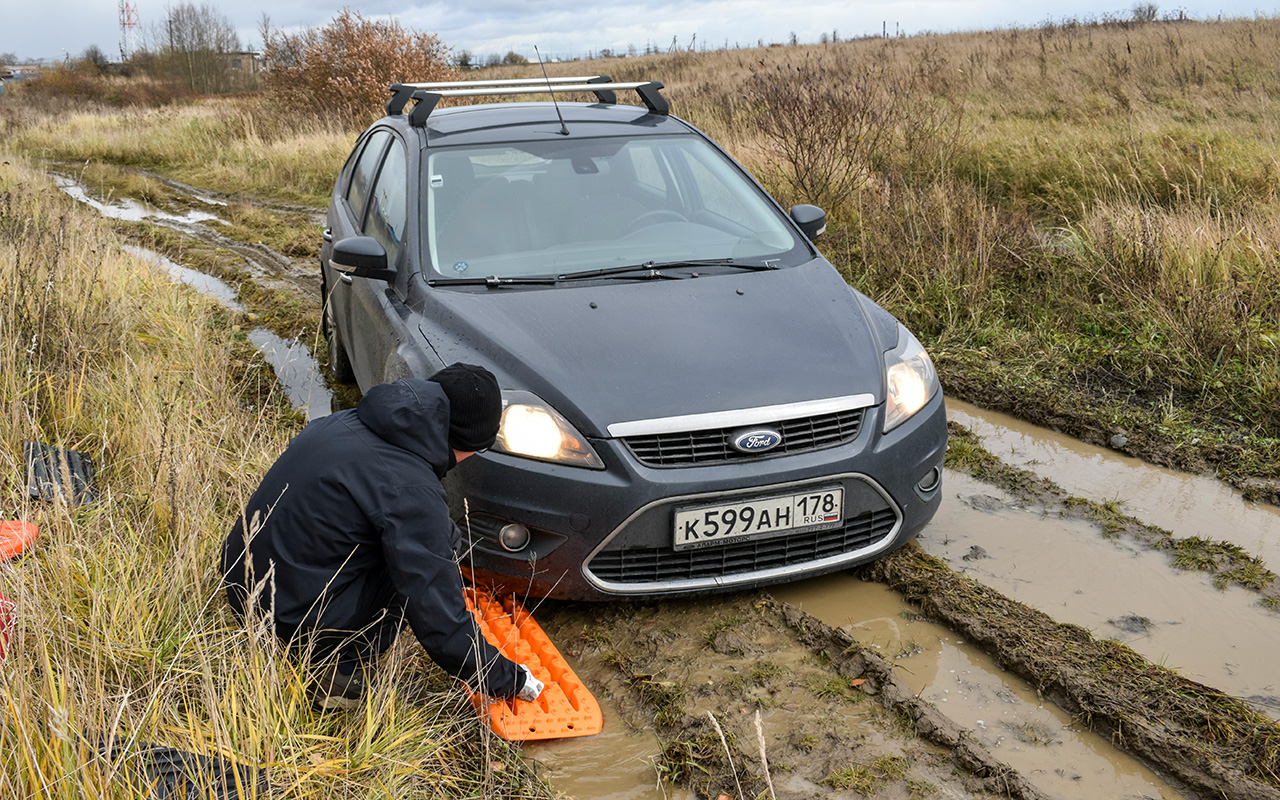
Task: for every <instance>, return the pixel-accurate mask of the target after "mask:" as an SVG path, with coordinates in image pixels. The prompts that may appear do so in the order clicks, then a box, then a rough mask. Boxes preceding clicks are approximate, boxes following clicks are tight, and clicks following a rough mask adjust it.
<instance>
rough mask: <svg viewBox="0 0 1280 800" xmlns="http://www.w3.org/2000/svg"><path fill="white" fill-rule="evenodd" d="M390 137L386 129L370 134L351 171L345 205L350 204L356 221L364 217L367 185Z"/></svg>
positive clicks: (367, 196) (367, 198)
mask: <svg viewBox="0 0 1280 800" xmlns="http://www.w3.org/2000/svg"><path fill="white" fill-rule="evenodd" d="M390 138H391V134H389V133H387V132H386V131H377V132H375V133H374V134H373V135H372V136H370V137H369V140H368V141H367V142H366V143H365V146H364V152H362V153H361V154H360V160H359V161H357V162H356V168H355V169H354V170H352V172H351V185H350V186H348V187H347V205H349V206H351V213H352V214H353V215H354V216H355V218H356V222H357V223H359V222H360V221H361V220H363V219H364V207H365V205H366V204H367V203H368V201H369V187H370V186H371V185H372V184H373V176H374V173H375V172H376V171H377V169H378V160H379V159H380V158H381V157H382V151H383V149H384V148H385V147H386V146H387V140H388V139H390Z"/></svg>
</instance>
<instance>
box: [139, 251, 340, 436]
mask: <svg viewBox="0 0 1280 800" xmlns="http://www.w3.org/2000/svg"><path fill="white" fill-rule="evenodd" d="M123 249H124V250H125V251H126V252H128V253H131V254H132V255H134V256H136V257H137V258H139V259H140V260H142V261H145V262H146V263H148V264H150V265H151V266H153V267H155V268H157V269H160V270H163V271H164V272H166V273H167V274H168V275H169V276H170V277H171V278H173V279H174V280H175V281H177V282H178V283H183V284H186V285H187V286H190V287H191V288H193V289H195V290H196V291H197V292H198V293H200V294H202V295H204V296H206V297H209V298H212V299H214V300H216V301H218V302H219V303H221V304H222V305H223V306H225V307H226V308H229V309H231V310H232V311H237V312H240V313H245V311H246V309H245V307H244V306H243V305H242V304H241V303H240V301H239V300H237V299H236V290H235V289H234V288H232V287H231V286H230V285H229V284H227V283H226V282H225V281H221V280H219V279H217V278H215V277H213V276H212V275H206V274H205V273H203V272H198V271H196V270H193V269H188V268H186V267H184V266H182V265H181V264H178V263H175V262H174V261H173V260H172V259H170V258H166V257H165V256H163V255H161V254H160V253H157V252H154V251H152V250H147V249H146V248H142V247H135V246H133V245H125V246H124V248H123ZM248 339H249V341H250V342H251V343H252V344H253V346H254V347H256V348H257V349H258V352H259V353H261V354H262V357H263V359H265V360H266V362H267V364H268V365H270V366H271V369H272V370H273V371H274V372H275V374H276V377H277V378H278V379H279V380H280V387H281V389H282V390H283V391H284V393H285V396H286V397H287V398H288V399H289V403H290V404H291V405H292V406H293V407H294V408H296V409H298V410H299V411H302V412H303V413H304V414H306V415H307V419H308V420H312V419H316V418H318V417H323V416H326V415H327V414H329V413H330V411H331V409H332V403H333V392H331V391H329V387H328V386H327V385H326V384H325V381H324V376H323V375H322V374H321V371H320V364H319V363H317V362H316V360H315V358H314V357H312V355H311V351H310V350H309V349H308V348H307V346H306V345H305V344H303V343H302V342H299V341H298V340H296V339H284V338H283V337H280V336H277V335H276V334H275V333H272V332H271V331H269V330H267V329H266V328H254V329H253V330H251V331H249V333H248Z"/></svg>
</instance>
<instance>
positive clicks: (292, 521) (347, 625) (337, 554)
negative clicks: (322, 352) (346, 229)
mask: <svg viewBox="0 0 1280 800" xmlns="http://www.w3.org/2000/svg"><path fill="white" fill-rule="evenodd" d="M501 413H502V401H501V395H500V393H499V390H498V384H497V381H496V380H495V379H494V377H493V375H492V374H491V373H490V372H489V371H488V370H485V369H483V368H481V367H476V366H472V365H469V364H455V365H453V366H450V367H447V368H445V369H443V370H441V371H440V372H438V373H436V374H435V375H434V376H432V378H431V379H430V380H418V379H407V380H401V381H397V382H395V383H384V384H380V385H378V386H375V387H373V388H372V389H370V390H369V392H368V394H366V395H365V396H364V398H363V399H361V401H360V403H359V405H358V406H357V407H356V408H355V409H350V410H347V411H340V412H338V413H336V414H333V415H332V416H329V417H325V418H323V419H319V420H316V421H314V422H312V423H310V424H309V425H307V427H306V428H304V429H303V431H302V433H301V434H299V435H298V436H297V438H295V439H294V440H293V441H292V442H291V443H290V444H289V447H288V449H286V450H285V452H284V453H283V454H282V455H281V456H280V458H279V459H278V460H277V461H276V463H275V464H274V465H273V466H272V467H271V469H270V470H269V471H268V472H267V474H266V476H265V477H264V478H263V480H262V484H261V485H260V486H259V487H258V490H257V491H256V492H254V494H253V497H251V498H250V500H249V504H248V506H247V508H246V509H245V513H244V514H243V515H242V516H241V517H240V519H239V520H237V522H236V524H235V525H234V526H233V528H232V530H231V533H230V535H229V536H228V537H227V541H226V544H225V546H224V547H223V552H222V574H223V577H224V579H225V581H226V584H227V598H228V600H229V601H230V603H231V607H232V608H233V609H234V610H235V611H236V613H237V615H239V616H240V617H241V618H242V619H243V618H244V616H245V612H246V607H247V604H248V603H250V602H252V603H254V604H255V605H256V607H257V609H258V611H259V612H260V613H262V614H264V615H273V622H274V625H275V632H276V635H277V636H278V637H279V638H280V639H281V640H283V641H284V642H286V643H287V644H288V645H289V647H290V648H291V650H293V651H294V652H296V653H298V654H300V655H303V656H305V657H306V658H308V659H310V666H311V667H312V668H313V669H314V670H315V672H314V674H315V675H317V676H318V677H317V678H316V679H315V680H314V682H313V684H312V689H311V691H312V702H313V703H314V704H315V705H316V706H317V707H318V708H349V707H352V706H354V705H356V704H357V701H359V699H360V697H361V695H362V694H363V691H364V684H365V680H364V675H365V672H366V670H367V669H369V668H370V667H371V666H373V665H374V664H375V662H376V661H377V659H378V656H379V655H381V654H382V652H383V651H384V650H386V649H387V648H388V647H390V646H391V644H392V642H394V641H395V638H396V635H397V634H398V633H399V631H400V628H401V627H402V625H403V623H404V621H406V620H407V621H408V623H409V626H410V628H411V629H412V630H413V633H414V635H415V636H416V637H417V639H418V641H419V642H421V644H422V646H423V648H425V649H426V651H427V654H428V655H429V656H431V658H432V659H433V660H434V661H435V662H436V663H437V664H439V665H440V666H441V667H442V668H443V669H444V670H445V671H447V672H448V673H449V674H450V675H453V676H455V677H457V678H460V679H461V680H463V681H465V682H466V683H467V684H468V685H470V686H471V687H472V688H474V689H478V690H479V691H482V692H484V693H485V694H488V695H490V696H493V697H520V698H521V699H525V700H533V699H535V698H536V697H537V696H538V694H539V693H540V692H541V690H542V684H541V683H540V682H539V681H538V680H537V679H536V678H534V677H533V675H532V674H531V673H530V672H529V670H528V668H526V667H524V666H523V665H517V664H515V663H512V662H511V661H508V660H507V659H506V658H504V657H503V656H502V655H501V654H500V653H499V652H498V651H497V650H496V649H495V648H494V647H493V646H492V645H490V644H489V643H488V642H487V641H486V640H485V639H484V637H483V636H482V635H481V634H480V632H479V630H478V629H477V627H476V624H475V620H474V619H473V617H472V616H471V614H470V612H468V611H467V608H466V600H465V599H464V596H463V589H462V580H461V576H460V575H459V573H458V567H457V563H456V561H455V555H454V551H455V550H456V548H457V546H458V542H457V541H456V537H455V531H456V527H455V526H454V525H453V522H452V520H450V518H449V511H448V507H447V506H446V504H445V492H444V488H443V486H441V484H440V480H441V478H443V477H444V475H445V473H446V472H447V471H448V470H449V469H450V468H451V467H453V466H454V465H455V464H457V463H458V462H460V461H462V460H463V459H465V458H467V457H469V456H470V455H472V454H473V453H475V452H479V451H483V450H487V449H488V448H489V447H490V446H491V445H492V444H493V442H494V439H495V438H496V436H497V433H498V424H499V421H500V418H501ZM246 526H247V527H248V530H247V531H246Z"/></svg>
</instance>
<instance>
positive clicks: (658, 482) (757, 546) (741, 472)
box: [446, 393, 947, 600]
mask: <svg viewBox="0 0 1280 800" xmlns="http://www.w3.org/2000/svg"><path fill="white" fill-rule="evenodd" d="M869 411H871V412H872V413H869V414H867V417H866V420H865V424H864V425H863V426H862V429H861V431H860V432H859V434H858V436H857V437H856V438H855V439H853V440H852V441H851V442H848V443H846V444H842V445H838V446H835V447H829V448H825V449H820V450H814V451H811V452H806V453H794V454H787V455H784V456H778V457H772V458H771V457H767V456H766V457H761V458H759V459H753V460H750V461H739V462H735V463H731V464H718V465H708V466H688V467H679V468H652V467H646V466H643V465H642V464H640V463H639V462H638V461H637V460H636V458H635V457H634V456H633V455H632V454H631V453H630V451H629V450H628V449H627V447H626V445H625V444H624V443H623V442H622V441H621V440H618V439H593V440H592V441H591V444H592V446H593V447H595V448H596V452H597V453H598V454H599V455H600V457H601V458H602V459H603V460H604V462H605V464H606V466H607V469H605V470H587V469H580V468H574V467H565V466H560V465H555V464H544V463H540V462H536V461H531V460H529V459H523V458H517V457H514V456H509V455H505V454H501V453H494V452H489V453H484V454H481V455H477V456H474V457H472V458H470V459H468V460H467V461H465V462H464V463H463V464H462V465H460V466H459V467H457V468H456V469H454V470H453V471H452V472H451V473H450V475H449V478H448V480H447V481H446V489H447V491H448V496H449V503H450V509H451V512H452V513H453V516H454V518H455V519H457V520H458V521H459V525H460V526H461V527H462V529H463V531H464V532H465V533H466V534H468V538H469V540H470V545H471V546H470V547H469V549H468V550H467V552H466V553H464V556H463V568H464V570H465V571H467V572H469V573H470V574H471V576H472V577H473V579H475V580H477V581H479V582H481V583H484V584H488V585H492V586H494V587H496V588H498V589H500V590H503V591H511V592H516V593H518V594H522V595H526V596H535V597H555V598H563V599H585V600H605V599H616V598H620V597H654V596H666V595H679V594H695V593H705V592H714V591H722V590H729V589H745V588H751V587H756V586H762V585H766V584H770V583H778V582H782V581H788V580H795V579H798V578H802V577H810V576H815V575H821V574H824V573H827V572H832V571H835V570H838V569H847V568H850V567H853V566H855V565H857V564H861V563H865V562H867V561H870V560H873V559H874V558H876V557H878V556H881V555H884V554H885V553H888V552H890V551H892V550H893V549H895V548H897V547H900V546H902V545H903V544H906V543H907V542H908V541H910V540H911V539H912V538H914V537H915V536H916V534H917V533H919V531H920V529H921V528H923V527H924V525H925V524H926V523H927V522H928V521H929V520H930V519H932V517H933V515H934V513H935V512H936V511H937V508H938V504H939V502H940V500H941V481H940V479H939V476H940V474H941V467H942V459H943V456H944V454H945V450H946V438H947V432H946V412H945V409H944V406H943V400H942V395H941V393H939V394H938V395H937V396H936V397H934V398H933V400H931V401H930V403H929V404H928V405H927V406H926V407H925V408H924V409H923V410H921V412H920V413H918V414H917V415H916V416H915V417H913V418H912V419H911V420H909V421H908V422H907V423H905V424H903V425H902V426H900V427H899V428H897V429H895V430H893V431H891V432H890V433H889V434H881V433H880V427H881V424H882V417H881V414H882V413H883V408H882V407H877V408H874V409H869ZM836 484H838V485H840V486H842V487H843V488H844V509H843V525H842V527H839V528H835V529H833V530H827V531H818V532H808V533H799V534H795V533H793V534H782V535H779V536H775V537H771V538H764V539H755V540H750V541H738V540H731V541H730V542H727V543H724V544H722V545H718V546H715V547H710V548H706V549H698V550H685V551H676V550H675V549H674V547H673V546H672V540H673V533H672V530H673V516H674V514H675V511H676V510H677V509H678V508H683V507H686V506H689V505H701V504H706V503H714V502H719V501H720V500H722V499H723V501H724V502H733V501H734V500H745V499H748V498H756V497H769V496H773V495H780V494H788V493H792V492H799V491H804V490H805V489H808V488H816V487H818V486H830V485H836ZM510 523H519V524H521V525H524V526H526V527H527V528H528V529H529V530H530V532H531V534H532V536H531V541H530V544H529V546H528V547H527V548H525V549H524V550H522V551H520V552H517V553H511V552H507V551H506V550H505V549H504V548H503V547H502V546H501V545H500V544H499V539H498V532H499V531H500V530H501V528H502V527H503V526H504V525H506V524H510Z"/></svg>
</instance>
